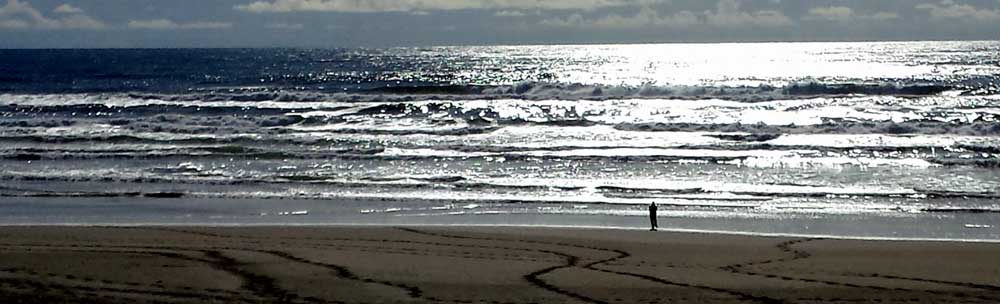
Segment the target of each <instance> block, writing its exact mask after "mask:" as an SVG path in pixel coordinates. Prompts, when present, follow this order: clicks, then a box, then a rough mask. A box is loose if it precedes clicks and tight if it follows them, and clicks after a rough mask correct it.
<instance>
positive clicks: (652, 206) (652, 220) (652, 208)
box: [649, 202, 660, 231]
mask: <svg viewBox="0 0 1000 304" xmlns="http://www.w3.org/2000/svg"><path fill="white" fill-rule="evenodd" d="M649 226H650V228H649V231H656V228H659V226H660V225H658V224H657V223H656V202H652V203H649Z"/></svg>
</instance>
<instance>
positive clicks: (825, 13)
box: [802, 6, 900, 22]
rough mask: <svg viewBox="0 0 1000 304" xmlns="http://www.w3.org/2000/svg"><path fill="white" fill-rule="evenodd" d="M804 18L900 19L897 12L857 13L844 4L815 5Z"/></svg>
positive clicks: (846, 20)
mask: <svg viewBox="0 0 1000 304" xmlns="http://www.w3.org/2000/svg"><path fill="white" fill-rule="evenodd" d="M802 19H804V20H820V21H832V22H852V21H863V20H874V21H890V20H896V19H900V17H899V14H897V13H890V12H877V13H874V14H871V15H867V14H857V13H856V12H855V11H854V9H851V8H849V7H845V6H826V7H815V8H812V9H810V10H809V13H808V14H806V15H805V16H804V17H802Z"/></svg>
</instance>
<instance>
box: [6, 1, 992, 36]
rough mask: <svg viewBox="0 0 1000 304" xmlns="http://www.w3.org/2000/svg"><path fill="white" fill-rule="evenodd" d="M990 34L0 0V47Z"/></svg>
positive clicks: (863, 25)
mask: <svg viewBox="0 0 1000 304" xmlns="http://www.w3.org/2000/svg"><path fill="white" fill-rule="evenodd" d="M4 2H6V3H4ZM994 39H1000V0H809V1H791V0H0V48H131V47H140V48H142V47H386V46H431V45H497V44H592V43H656V42H743V41H873V40H994Z"/></svg>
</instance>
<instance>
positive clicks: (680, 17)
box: [541, 7, 701, 29]
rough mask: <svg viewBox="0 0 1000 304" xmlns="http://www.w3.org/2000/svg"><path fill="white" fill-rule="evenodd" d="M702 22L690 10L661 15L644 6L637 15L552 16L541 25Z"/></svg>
mask: <svg viewBox="0 0 1000 304" xmlns="http://www.w3.org/2000/svg"><path fill="white" fill-rule="evenodd" d="M699 24H701V20H699V18H698V16H697V15H695V14H694V13H692V12H690V11H681V12H678V13H675V14H673V15H661V14H660V13H659V12H657V11H656V10H654V9H652V8H649V7H643V8H642V9H640V10H639V12H637V13H636V14H635V15H627V16H622V15H617V14H611V15H607V16H604V17H601V18H596V19H586V18H584V17H583V16H582V15H580V14H573V15H570V16H569V17H567V18H552V19H545V20H542V21H541V25H545V26H551V27H594V28H610V29H628V28H642V27H654V26H655V27H670V28H675V27H676V28H682V27H691V26H695V25H699Z"/></svg>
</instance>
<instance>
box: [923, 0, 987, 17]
mask: <svg viewBox="0 0 1000 304" xmlns="http://www.w3.org/2000/svg"><path fill="white" fill-rule="evenodd" d="M916 8H917V9H918V10H925V11H927V13H928V14H930V16H931V19H934V20H938V21H942V20H944V21H953V20H971V21H981V22H995V21H1000V10H995V9H983V8H977V7H975V6H972V5H968V4H958V3H955V2H954V1H951V0H944V1H941V2H940V3H938V4H934V3H924V4H918V5H917V6H916Z"/></svg>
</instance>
